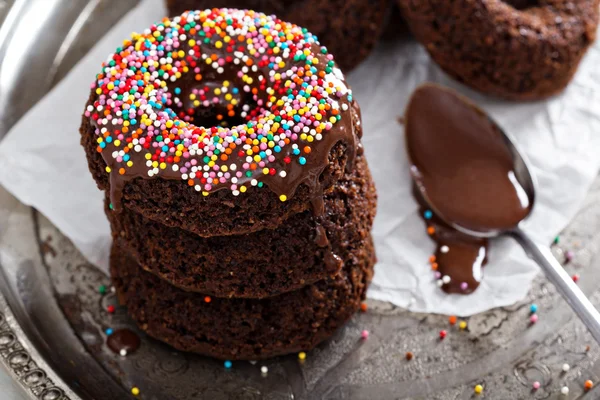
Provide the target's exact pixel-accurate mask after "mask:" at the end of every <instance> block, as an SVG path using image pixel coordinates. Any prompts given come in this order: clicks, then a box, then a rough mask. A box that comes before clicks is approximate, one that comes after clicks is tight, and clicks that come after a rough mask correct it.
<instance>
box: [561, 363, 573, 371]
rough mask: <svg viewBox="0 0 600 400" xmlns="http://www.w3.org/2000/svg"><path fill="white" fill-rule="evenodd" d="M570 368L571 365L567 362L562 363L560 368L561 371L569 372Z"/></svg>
mask: <svg viewBox="0 0 600 400" xmlns="http://www.w3.org/2000/svg"><path fill="white" fill-rule="evenodd" d="M570 369H571V366H570V365H569V364H567V363H565V364H563V366H562V370H563V372H569V370H570Z"/></svg>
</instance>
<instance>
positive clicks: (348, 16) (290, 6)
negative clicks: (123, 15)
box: [166, 0, 388, 71]
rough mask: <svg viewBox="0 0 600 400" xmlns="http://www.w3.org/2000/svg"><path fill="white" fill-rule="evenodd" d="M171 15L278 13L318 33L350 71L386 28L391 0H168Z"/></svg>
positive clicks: (341, 65)
mask: <svg viewBox="0 0 600 400" xmlns="http://www.w3.org/2000/svg"><path fill="white" fill-rule="evenodd" d="M166 1H167V7H168V9H169V15H179V14H181V13H183V12H184V11H186V10H195V9H200V10H202V9H205V8H211V7H232V8H244V9H250V10H256V11H260V12H264V13H265V14H275V15H277V17H278V18H281V19H282V20H284V21H290V22H293V23H295V24H297V25H299V26H301V27H303V28H307V29H308V30H309V31H310V32H312V33H313V34H315V35H317V37H318V38H319V40H320V41H321V43H322V44H324V45H325V46H327V48H328V49H329V50H330V51H331V53H332V54H333V55H334V56H335V59H336V61H337V63H338V64H339V65H340V67H341V68H342V70H344V71H349V70H351V69H352V68H354V67H355V66H356V65H358V63H360V62H361V61H362V60H363V59H365V58H366V57H367V56H368V55H369V53H370V52H371V50H372V49H373V47H374V46H375V44H376V43H377V41H378V39H379V37H380V36H381V33H382V31H383V27H384V24H383V20H384V16H385V12H386V10H387V7H388V0H329V1H320V0H294V1H290V0H166Z"/></svg>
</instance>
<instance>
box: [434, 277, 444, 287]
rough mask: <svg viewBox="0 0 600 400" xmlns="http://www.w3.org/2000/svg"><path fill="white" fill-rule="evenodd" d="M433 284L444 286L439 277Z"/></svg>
mask: <svg viewBox="0 0 600 400" xmlns="http://www.w3.org/2000/svg"><path fill="white" fill-rule="evenodd" d="M435 284H436V285H438V287H442V286H444V282H442V280H441V279H438V280H437V281H435Z"/></svg>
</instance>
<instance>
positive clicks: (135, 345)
mask: <svg viewBox="0 0 600 400" xmlns="http://www.w3.org/2000/svg"><path fill="white" fill-rule="evenodd" d="M140 344H141V340H140V337H139V336H138V335H137V333H135V332H134V331H132V330H129V329H118V330H116V331H114V332H113V333H112V334H111V335H109V336H108V338H107V339H106V345H107V346H108V348H109V349H110V350H111V351H113V352H114V353H116V354H120V355H127V354H131V353H133V352H134V351H136V350H137V349H139V348H140Z"/></svg>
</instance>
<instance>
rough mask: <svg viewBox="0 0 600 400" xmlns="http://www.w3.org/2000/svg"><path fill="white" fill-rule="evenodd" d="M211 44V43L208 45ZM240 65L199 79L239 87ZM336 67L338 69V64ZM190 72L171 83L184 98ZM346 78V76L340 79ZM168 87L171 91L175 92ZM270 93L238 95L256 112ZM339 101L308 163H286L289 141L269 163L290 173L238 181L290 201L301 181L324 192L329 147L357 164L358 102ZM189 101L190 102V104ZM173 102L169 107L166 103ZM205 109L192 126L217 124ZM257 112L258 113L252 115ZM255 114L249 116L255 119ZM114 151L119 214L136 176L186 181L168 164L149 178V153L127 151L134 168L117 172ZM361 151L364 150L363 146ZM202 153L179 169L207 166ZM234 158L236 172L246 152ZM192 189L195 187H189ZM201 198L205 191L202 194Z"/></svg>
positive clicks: (260, 72) (113, 189) (113, 194)
mask: <svg viewBox="0 0 600 400" xmlns="http://www.w3.org/2000/svg"><path fill="white" fill-rule="evenodd" d="M208 46H210V47H208ZM207 47H208V48H207V49H206V51H207V52H209V53H210V54H213V53H214V54H218V55H219V56H222V55H223V54H224V53H223V52H222V51H221V50H218V49H216V48H215V47H214V46H212V45H207ZM188 49H189V48H188V47H187V44H184V45H182V46H181V50H183V51H185V52H187V50H188ZM311 51H312V52H313V54H315V55H316V57H317V58H318V59H319V63H320V65H324V64H325V63H326V62H327V61H328V60H327V58H326V56H325V55H324V54H322V53H321V52H320V46H319V45H317V44H314V43H313V44H312V46H311ZM294 65H296V66H303V65H304V64H302V62H301V61H293V60H291V59H290V60H287V67H286V68H291V67H292V66H294ZM239 68H240V66H238V65H235V64H225V65H224V66H223V69H224V71H223V73H222V74H217V73H216V72H215V71H213V70H212V68H206V69H205V70H203V71H204V72H203V79H202V81H201V82H200V86H206V85H208V86H212V85H215V84H218V83H219V82H222V81H224V80H230V81H231V82H233V83H234V84H236V85H237V86H240V87H241V86H243V85H244V84H245V83H243V82H240V79H239V78H238V77H237V72H238V70H239ZM335 69H336V70H337V67H335ZM268 73H269V70H268V68H267V67H258V68H257V71H255V72H249V73H248V75H252V76H253V78H254V81H255V82H257V85H255V86H259V83H260V82H263V85H265V84H267V83H265V82H264V80H263V81H261V80H260V77H264V76H268ZM337 75H338V77H341V72H339V70H337ZM190 76H193V74H192V73H189V74H187V75H186V74H184V75H183V76H182V77H181V78H180V79H179V80H178V81H177V82H176V83H171V84H170V87H171V86H172V87H175V86H177V87H180V88H181V89H182V97H183V95H185V94H189V93H190V91H191V90H192V89H193V87H197V86H198V82H195V81H194V80H193V78H192V77H190ZM340 80H341V81H342V82H344V80H343V77H342V78H341V79H340ZM170 87H169V90H171V89H170ZM266 96H267V94H266V92H265V91H264V88H261V90H258V93H257V95H255V96H253V97H251V96H250V95H249V94H247V93H246V94H242V95H240V100H241V101H243V102H245V103H246V104H251V106H252V107H256V108H255V111H256V112H260V111H261V110H262V109H261V107H262V106H263V105H264V102H265V98H266ZM338 102H339V103H340V104H345V105H347V106H348V107H347V108H346V109H345V110H340V116H341V119H340V120H339V121H338V122H337V123H336V124H335V125H334V126H333V127H332V128H331V129H330V130H329V131H327V132H325V133H324V134H323V136H322V139H321V140H320V141H318V142H317V141H315V142H313V143H312V144H311V148H312V151H311V154H309V155H307V156H306V157H305V158H306V164H304V165H300V164H299V163H298V162H297V161H295V160H294V161H292V162H290V163H285V162H284V159H285V158H286V157H290V156H291V155H292V151H293V149H292V146H291V145H288V146H286V147H284V148H283V150H282V151H281V152H280V153H276V156H275V157H276V160H275V161H274V162H272V163H269V165H268V166H269V167H273V168H275V169H276V170H278V171H281V170H284V171H286V176H285V178H282V177H281V176H279V175H278V174H275V175H264V174H263V172H262V170H261V169H260V168H257V169H256V170H255V171H254V173H253V174H252V176H250V177H246V176H244V177H243V178H240V179H239V180H238V185H240V186H241V185H244V184H248V183H249V182H250V181H251V180H253V179H257V180H259V181H262V182H263V183H264V184H265V185H266V186H267V187H268V188H269V189H270V190H271V191H273V192H274V193H275V194H276V195H277V196H280V195H285V196H286V197H287V198H288V199H289V198H291V197H292V196H293V195H294V193H295V191H296V189H297V188H298V186H299V185H300V184H305V185H307V186H308V187H309V189H310V191H311V193H312V194H313V196H315V197H316V196H319V195H322V193H323V188H322V187H321V186H322V185H321V184H320V181H319V177H320V176H321V174H322V172H323V171H324V169H325V168H326V166H327V164H328V157H329V153H330V152H331V149H332V148H333V147H334V146H335V145H336V144H337V143H338V142H343V143H345V144H346V152H347V154H348V162H347V164H346V170H351V169H352V167H353V162H354V158H355V156H356V147H357V142H358V139H357V137H356V132H355V130H354V124H353V123H354V118H353V115H354V114H356V112H357V110H358V105H357V104H356V102H355V101H352V102H349V101H348V99H347V97H346V96H343V97H342V98H340V99H338ZM188 105H189V103H186V106H185V107H187V106H188ZM167 106H169V105H167ZM174 111H175V112H176V113H177V114H178V115H179V111H180V110H176V109H174ZM203 111H204V112H200V113H197V114H196V116H195V119H194V124H195V125H196V126H203V121H202V120H201V119H202V116H203V115H204V116H205V118H206V121H207V122H208V123H212V122H214V120H213V118H212V116H211V115H208V116H207V113H206V110H203ZM254 115H255V114H254ZM251 117H252V116H250V118H251ZM90 122H91V123H92V125H93V126H94V127H95V128H96V132H97V134H98V132H99V130H98V125H97V124H96V122H95V121H94V120H93V119H90ZM225 122H227V121H225ZM121 127H122V126H121V125H119V124H116V125H113V126H111V127H110V128H109V129H111V130H120V129H121ZM115 150H119V149H118V148H117V147H115V145H114V144H113V143H111V144H108V145H107V146H106V148H105V149H104V150H103V151H102V153H101V154H102V157H103V159H104V161H105V162H106V165H107V166H108V167H110V168H111V172H110V198H111V203H112V206H113V210H114V211H115V212H119V211H120V210H121V207H122V205H121V200H122V197H123V189H124V187H125V185H126V184H127V183H128V182H129V181H132V180H134V179H138V178H141V179H156V178H160V179H172V180H182V178H181V173H180V172H178V171H173V170H172V169H171V168H170V167H169V168H167V169H164V170H161V171H160V173H159V174H158V175H156V176H152V177H150V176H149V175H148V167H147V166H146V160H145V155H146V152H144V151H142V152H139V153H137V152H130V153H129V155H130V157H131V161H133V166H132V167H129V168H126V169H125V173H124V174H120V173H119V172H118V170H119V168H120V166H121V164H119V163H118V162H117V161H116V159H114V158H113V157H112V153H113V152H114V151H115ZM361 151H362V150H361ZM203 157H204V156H192V157H190V158H188V159H185V160H182V161H181V162H180V163H179V164H180V165H179V166H180V167H181V166H182V165H183V164H184V162H187V161H191V160H192V159H196V161H198V165H203V161H202V159H203ZM230 162H231V163H234V164H236V165H237V166H238V170H241V166H242V164H243V163H244V162H245V156H243V157H238V156H237V155H236V154H233V155H232V156H231V157H230ZM184 184H186V182H184V181H182V185H184ZM229 186H230V184H229V183H227V184H216V185H213V189H212V190H211V192H215V191H217V190H222V189H226V188H229ZM190 190H194V189H193V188H190ZM199 196H201V194H199Z"/></svg>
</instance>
